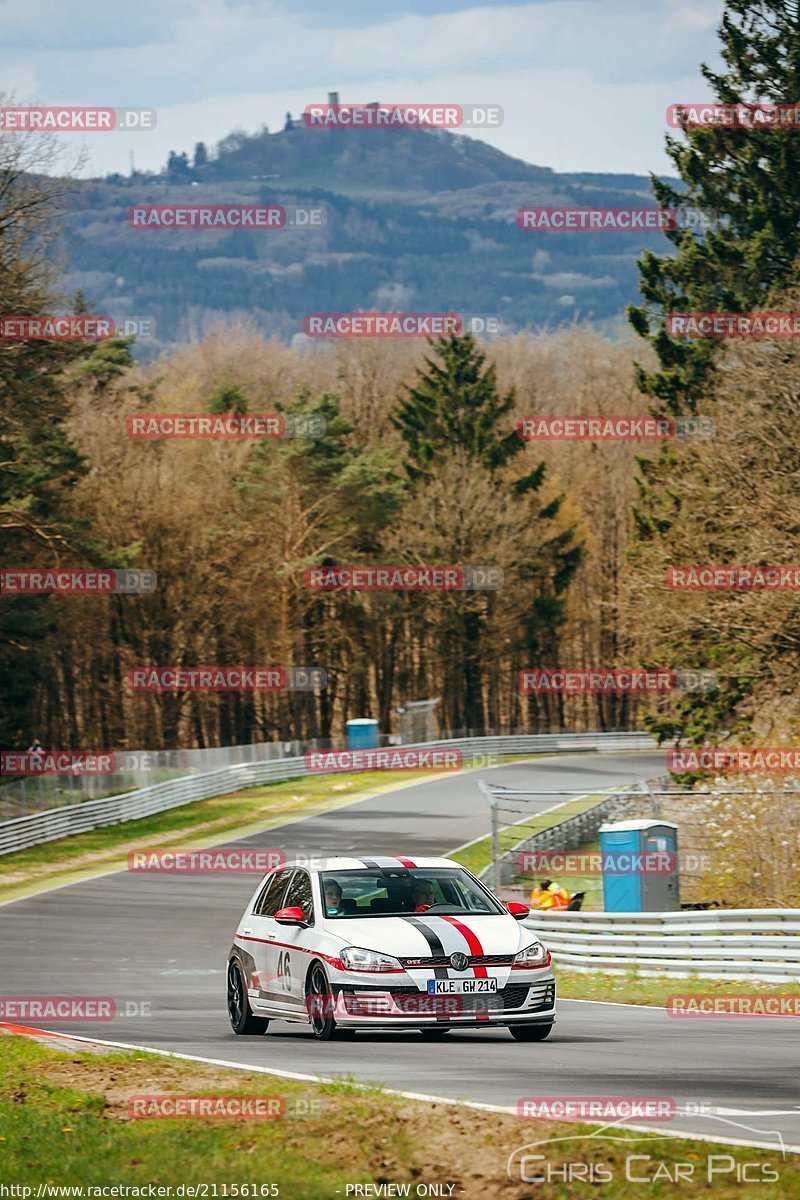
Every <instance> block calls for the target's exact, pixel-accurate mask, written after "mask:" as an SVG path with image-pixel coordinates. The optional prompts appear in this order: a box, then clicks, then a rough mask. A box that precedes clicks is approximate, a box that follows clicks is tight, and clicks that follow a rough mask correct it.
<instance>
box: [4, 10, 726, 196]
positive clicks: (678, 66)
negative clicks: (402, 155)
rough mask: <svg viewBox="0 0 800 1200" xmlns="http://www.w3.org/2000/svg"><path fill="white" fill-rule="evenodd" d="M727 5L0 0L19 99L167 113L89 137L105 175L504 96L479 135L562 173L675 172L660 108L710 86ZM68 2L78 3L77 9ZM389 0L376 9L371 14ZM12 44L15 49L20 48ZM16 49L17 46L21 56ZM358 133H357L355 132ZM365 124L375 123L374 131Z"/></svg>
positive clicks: (96, 165)
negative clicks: (498, 117) (131, 165)
mask: <svg viewBox="0 0 800 1200" xmlns="http://www.w3.org/2000/svg"><path fill="white" fill-rule="evenodd" d="M721 8H722V0H648V2H647V3H646V4H642V3H641V0H526V2H522V0H521V2H519V3H514V2H510V0H504V2H503V3H483V4H478V3H474V2H471V0H398V2H397V3H395V4H393V5H392V6H391V7H388V6H386V7H381V6H377V5H375V4H374V0H369V2H366V0H365V2H363V3H362V0H339V3H338V4H337V5H330V4H328V3H327V2H326V3H325V4H323V3H322V2H321V0H320V2H319V3H318V2H317V0H306V2H305V3H304V2H303V0H299V2H292V3H289V2H288V0H138V2H137V4H136V5H133V6H131V7H130V8H129V9H126V10H125V12H124V16H123V18H122V19H121V18H120V12H119V11H118V10H115V9H114V8H113V7H110V6H109V5H108V3H107V0H81V4H80V8H79V9H78V11H79V13H80V19H78V17H77V13H76V9H77V5H71V4H69V3H64V2H63V0H27V2H26V4H25V5H22V4H17V3H15V4H13V6H12V5H9V4H2V3H0V42H2V44H3V47H4V51H3V52H4V55H5V57H6V59H7V60H8V59H9V58H11V62H10V63H8V64H7V69H6V71H4V77H5V78H10V79H11V80H12V81H13V82H14V84H15V85H16V91H17V94H18V97H19V99H20V101H23V100H24V99H27V100H28V102H31V101H38V102H40V103H56V104H104V105H105V104H111V105H115V106H120V105H136V106H149V107H155V108H157V109H158V110H159V126H158V129H157V130H156V131H155V132H153V133H149V134H139V135H131V136H127V135H123V134H114V135H104V140H103V141H102V143H101V141H100V138H99V136H98V138H96V139H93V140H89V141H88V142H87V146H88V149H89V153H90V156H91V169H92V171H94V172H102V171H106V170H123V171H126V170H127V167H128V156H129V152H130V150H133V151H134V153H135V154H136V160H137V164H138V165H140V166H147V167H158V166H160V165H161V164H162V163H163V162H164V161H165V159H166V154H167V152H168V150H169V149H191V147H192V146H193V144H194V142H195V141H198V140H203V141H205V142H207V143H211V142H214V141H217V140H218V139H219V138H220V137H222V136H224V134H225V133H227V132H228V131H229V130H230V129H231V128H232V127H234V126H240V127H244V128H245V129H248V130H255V129H256V128H258V127H259V126H260V125H262V124H263V123H265V122H266V123H267V124H268V125H269V126H270V128H273V129H274V128H277V127H279V125H280V124H282V121H283V116H284V114H285V112H286V111H287V109H291V110H292V111H293V112H295V113H297V112H299V111H300V110H302V108H303V107H304V106H305V105H306V104H307V103H310V102H311V101H314V100H320V99H324V98H325V95H326V93H327V91H328V90H329V89H331V90H334V89H335V90H338V91H339V92H340V94H341V95H342V98H343V99H348V100H353V101H369V100H376V99H380V100H384V101H397V100H419V101H424V102H431V101H441V100H447V101H455V102H457V103H493V104H500V105H502V106H503V108H504V110H505V123H504V125H503V127H502V128H501V129H499V130H497V131H494V132H492V133H487V134H485V135H483V136H484V137H485V139H486V140H487V141H490V142H491V143H492V144H494V145H496V146H498V147H499V148H500V149H503V150H505V151H507V152H508V153H511V154H513V155H515V156H517V157H521V158H525V159H527V160H528V161H531V162H538V163H541V164H543V165H548V166H553V167H556V168H557V169H562V170H563V169H569V170H590V171H603V170H605V171H609V170H610V171H635V172H640V173H641V172H646V171H647V170H648V169H651V168H655V169H658V170H663V169H664V167H665V164H666V160H665V158H664V155H663V134H664V111H665V110H666V107H667V105H668V104H670V103H673V102H675V101H676V100H686V99H690V100H691V99H702V98H703V97H704V96H705V95H706V87H705V85H704V84H703V82H702V80H701V78H700V75H699V71H698V62H699V60H700V59H703V58H704V59H711V60H714V59H715V58H716V45H715V36H714V27H715V25H716V23H717V21H718V19H719V15H720V12H721ZM70 10H72V11H70ZM376 10H377V12H376ZM14 51H16V54H14ZM12 55H13V57H12ZM355 136H358V135H355ZM366 136H369V135H366Z"/></svg>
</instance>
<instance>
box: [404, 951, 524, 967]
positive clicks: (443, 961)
mask: <svg viewBox="0 0 800 1200" xmlns="http://www.w3.org/2000/svg"><path fill="white" fill-rule="evenodd" d="M513 961H514V957H513V955H511V954H474V955H473V956H472V957H471V958H470V960H469V965H470V966H471V967H510V966H511V964H512V963H513ZM400 963H401V965H402V966H404V967H449V966H450V957H449V955H444V956H442V955H441V954H440V955H438V956H436V957H434V958H401V959H400Z"/></svg>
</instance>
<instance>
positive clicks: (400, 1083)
mask: <svg viewBox="0 0 800 1200" xmlns="http://www.w3.org/2000/svg"><path fill="white" fill-rule="evenodd" d="M662 771H663V756H659V755H657V754H653V753H649V754H577V755H568V756H567V755H565V756H563V757H559V758H556V757H553V758H547V759H540V760H536V761H531V762H526V763H516V764H511V765H508V766H504V767H497V768H492V769H491V771H488V772H482V773H481V772H478V773H468V774H459V775H451V776H447V777H440V778H439V779H437V780H434V781H431V782H430V783H423V784H418V785H413V786H410V787H407V788H402V789H398V790H395V791H393V792H390V793H387V794H385V795H383V796H378V797H375V798H373V799H370V800H365V801H360V802H357V803H355V804H352V805H349V806H347V807H345V808H340V809H338V810H334V811H332V812H330V813H328V814H323V815H320V816H314V817H310V818H308V819H304V820H300V821H296V822H293V823H291V824H287V825H284V826H282V827H281V828H280V829H277V830H276V829H273V830H269V831H268V832H266V833H262V834H259V835H257V836H256V837H251V838H249V839H247V840H245V841H242V842H239V843H226V845H231V844H235V845H242V846H260V847H267V846H268V847H279V848H282V849H291V850H295V849H302V850H305V851H308V852H309V853H313V852H318V853H322V854H333V853H346V852H349V851H358V852H360V853H364V854H366V853H368V852H370V851H371V852H373V853H378V854H404V853H408V854H412V853H413V852H416V853H417V854H423V853H429V854H440V853H446V852H447V850H448V849H450V848H453V847H455V846H457V845H461V844H463V843H465V842H467V841H470V840H471V839H472V838H475V837H479V836H482V835H484V834H486V833H487V832H488V813H487V805H486V800H485V797H484V796H483V795H482V793H481V792H480V791H479V790H478V787H477V784H476V780H477V779H478V778H479V777H480V776H481V775H484V776H486V777H488V776H491V777H492V778H493V779H494V780H495V781H498V782H502V783H504V784H507V785H517V786H524V785H527V786H529V787H535V788H545V789H546V788H552V789H554V790H557V789H572V788H575V789H581V790H583V789H585V790H590V789H596V788H602V787H609V786H612V785H615V784H622V783H627V782H631V781H632V780H633V779H634V778H637V777H638V778H642V777H646V776H648V775H649V776H653V775H657V774H661V773H662ZM561 799H563V797H556V796H553V797H552V798H550V799H548V798H546V797H542V798H541V803H540V807H541V808H548V807H550V806H551V805H552V804H553V803H556V802H558V801H559V800H561ZM254 888H255V878H254V876H252V875H238V876H236V875H230V874H228V875H223V874H208V875H168V874H152V873H150V874H148V873H136V874H134V873H129V872H127V871H123V872H120V873H118V874H114V875H106V876H104V877H101V878H98V879H95V880H91V881H88V882H84V883H80V884H74V885H71V886H69V887H66V888H61V889H59V890H55V891H52V892H50V893H45V894H42V895H39V896H34V897H30V898H28V899H24V900H20V901H15V902H12V903H9V904H6V905H3V906H1V907H0V944H2V966H1V967H0V990H1V991H2V994H3V995H5V996H23V995H45V994H48V995H61V996H64V995H70V996H74V995H80V996H113V997H114V998H115V999H116V1001H117V1006H118V1008H119V1007H121V1006H123V1005H124V1003H125V1001H146V1002H149V1004H150V1006H151V1015H150V1016H144V1015H134V1016H130V1017H125V1016H124V1015H118V1016H117V1018H116V1019H115V1020H114V1021H113V1022H109V1023H94V1024H89V1023H86V1022H83V1023H81V1024H79V1025H74V1026H69V1025H67V1024H60V1023H59V1024H57V1025H53V1026H50V1028H54V1029H57V1030H59V1031H60V1032H62V1033H64V1032H74V1033H78V1034H81V1035H83V1036H88V1037H92V1036H94V1037H97V1038H106V1039H110V1040H113V1041H116V1042H124V1043H131V1044H135V1045H139V1046H152V1047H155V1048H160V1049H166V1050H173V1051H179V1052H181V1053H183V1054H191V1055H198V1056H202V1057H207V1058H212V1059H216V1060H226V1061H230V1062H235V1063H242V1064H250V1065H253V1066H261V1067H269V1068H275V1069H278V1070H285V1071H287V1072H299V1073H307V1074H319V1075H322V1076H325V1077H333V1076H336V1075H346V1076H349V1077H353V1078H355V1079H359V1080H364V1081H370V1082H377V1083H381V1084H384V1085H386V1086H388V1087H393V1088H399V1089H402V1090H407V1091H411V1092H417V1093H430V1094H434V1095H438V1096H447V1097H453V1098H458V1099H467V1100H473V1101H479V1102H483V1103H488V1104H494V1105H502V1106H506V1107H509V1108H511V1109H514V1110H516V1105H517V1102H518V1100H519V1099H520V1098H521V1097H524V1096H540V1097H542V1096H565V1095H566V1096H577V1095H580V1096H619V1097H623V1096H638V1097H643V1096H659V1097H665V1096H666V1097H672V1098H674V1099H675V1100H676V1101H677V1103H678V1108H679V1114H680V1115H679V1116H678V1117H677V1118H676V1119H675V1120H673V1121H670V1122H669V1123H668V1124H665V1125H664V1131H665V1132H676V1131H679V1130H680V1131H685V1132H695V1133H700V1132H702V1133H706V1134H711V1135H716V1136H718V1137H720V1138H723V1139H727V1138H740V1139H742V1140H744V1141H756V1142H764V1143H769V1144H770V1145H777V1144H778V1143H779V1138H778V1136H777V1133H776V1132H775V1131H780V1133H781V1134H782V1136H783V1138H784V1140H785V1142H786V1144H787V1145H789V1146H791V1147H792V1148H794V1149H797V1148H800V1085H799V1084H798V1078H799V1074H798V1050H800V1036H799V1035H798V1030H797V1022H795V1021H792V1020H791V1019H788V1018H784V1019H781V1018H773V1019H754V1018H751V1019H746V1018H738V1019H737V1018H724V1019H716V1020H715V1019H707V1020H701V1019H684V1020H676V1019H674V1018H670V1017H668V1016H667V1015H666V1013H665V1012H664V1011H662V1010H658V1009H647V1008H644V1007H641V1008H637V1007H634V1006H630V1007H629V1006H620V1005H612V1004H594V1003H587V1002H581V1001H569V1000H567V1001H565V1000H562V1001H560V1009H559V1017H558V1023H557V1025H556V1028H555V1029H554V1031H553V1033H552V1034H551V1036H550V1038H549V1039H548V1041H546V1042H544V1043H542V1044H535V1043H534V1044H530V1045H525V1044H522V1043H517V1042H514V1041H513V1040H512V1039H511V1037H510V1036H509V1035H508V1034H507V1033H506V1032H505V1031H503V1030H493V1031H489V1032H483V1031H481V1032H470V1033H466V1032H464V1033H459V1032H456V1033H452V1034H450V1035H449V1036H448V1037H447V1038H446V1039H444V1040H443V1041H442V1042H441V1043H435V1044H434V1043H430V1042H427V1041H425V1042H424V1041H423V1040H422V1039H421V1038H420V1037H418V1036H416V1035H414V1034H411V1033H406V1034H402V1033H401V1034H395V1035H392V1034H387V1035H377V1034H375V1035H365V1034H359V1035H358V1036H357V1037H356V1039H355V1040H354V1041H350V1042H339V1043H337V1042H335V1041H334V1042H328V1043H318V1042H316V1041H315V1040H314V1038H313V1037H312V1035H311V1033H310V1031H306V1030H305V1029H303V1028H302V1027H300V1026H293V1025H288V1024H281V1023H277V1022H273V1023H272V1024H271V1025H270V1030H269V1032H268V1034H266V1035H265V1036H263V1037H255V1038H247V1037H245V1038H237V1037H235V1036H234V1035H233V1034H232V1033H231V1031H230V1027H229V1025H228V1019H227V1013H226V1009H225V963H226V955H227V952H228V949H229V946H230V944H231V936H232V933H233V931H234V929H235V927H236V922H237V920H238V918H239V916H240V914H241V911H242V909H243V908H244V905H245V903H246V901H247V899H248V898H249V896H250V895H251V893H252V891H253V890H254ZM681 987H682V984H681V981H679V980H678V981H676V986H675V990H676V991H680V990H681ZM703 1105H704V1106H710V1112H709V1108H708V1107H707V1108H706V1109H705V1110H704V1112H702V1113H697V1114H696V1113H694V1112H693V1110H692V1106H698V1107H699V1106H703ZM686 1106H689V1111H688V1112H686V1111H685V1108H686Z"/></svg>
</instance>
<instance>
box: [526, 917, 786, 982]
mask: <svg viewBox="0 0 800 1200" xmlns="http://www.w3.org/2000/svg"><path fill="white" fill-rule="evenodd" d="M523 924H524V925H525V926H526V928H528V929H530V930H533V931H535V932H536V933H537V934H538V935H539V936H540V937H541V939H542V941H543V942H544V944H545V945H546V946H547V948H548V950H549V951H550V953H551V954H552V956H553V960H554V962H555V964H556V966H557V967H558V966H563V967H572V968H574V969H577V970H597V971H609V972H612V973H620V972H623V971H633V970H635V971H636V972H637V973H639V974H642V975H660V974H662V973H667V974H670V975H674V976H676V977H684V978H685V977H686V976H687V975H698V976H701V977H708V978H719V977H720V976H726V977H730V978H734V979H762V980H774V981H775V982H779V981H781V980H791V979H794V980H797V979H800V909H794V908H787V909H780V908H750V909H748V908H729V909H714V910H712V911H707V912H694V911H688V912H668V913H594V912H592V913H589V912H568V911H561V912H557V913H536V912H531V915H530V917H528V918H527V919H526V920H525V921H524V922H523Z"/></svg>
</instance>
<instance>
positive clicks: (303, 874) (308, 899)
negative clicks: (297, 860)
mask: <svg viewBox="0 0 800 1200" xmlns="http://www.w3.org/2000/svg"><path fill="white" fill-rule="evenodd" d="M294 905H296V906H297V907H298V908H302V910H303V916H304V918H305V919H306V921H308V923H309V925H313V924H314V901H313V899H312V895H311V877H310V875H309V874H308V872H307V871H295V873H294V879H293V880H292V882H291V883H290V885H289V890H288V892H287V893H286V899H285V900H284V902H283V904H282V905H281V908H292V907H293V906H294Z"/></svg>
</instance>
